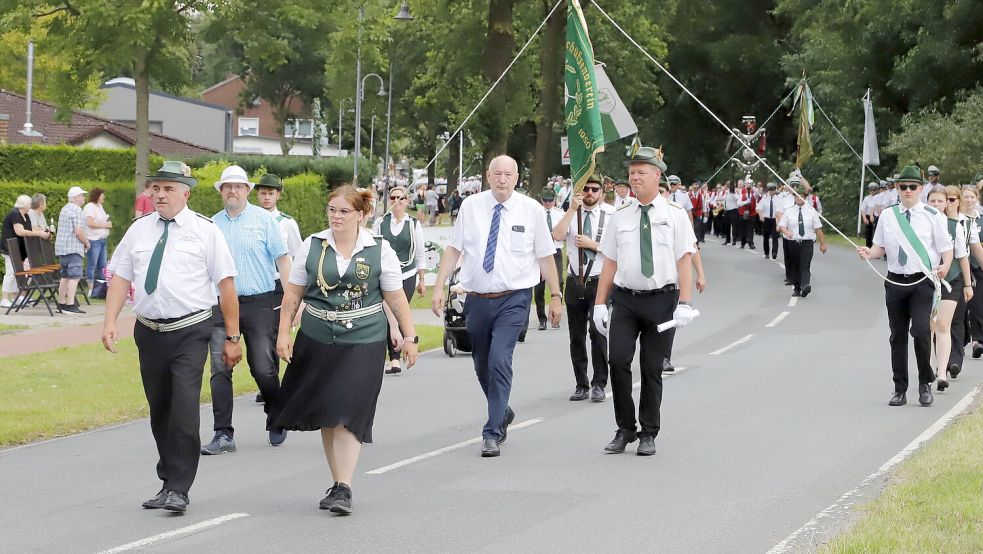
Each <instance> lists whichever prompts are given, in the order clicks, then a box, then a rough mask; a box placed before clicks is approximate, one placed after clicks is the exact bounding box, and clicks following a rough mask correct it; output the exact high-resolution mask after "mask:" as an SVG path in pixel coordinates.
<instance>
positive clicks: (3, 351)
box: [0, 304, 443, 358]
mask: <svg viewBox="0 0 983 554" xmlns="http://www.w3.org/2000/svg"><path fill="white" fill-rule="evenodd" d="M82 309H83V310H85V311H86V314H85V315H84V316H66V315H58V314H55V317H51V316H49V315H48V312H47V310H45V309H44V308H43V307H42V308H40V309H37V308H31V309H27V310H21V312H20V313H19V314H18V315H16V316H15V315H13V314H11V315H9V316H3V315H0V323H4V324H9V325H26V326H28V329H23V330H18V331H9V332H6V333H0V358H2V357H5V356H17V355H20V354H35V353H38V352H47V351H49V350H55V349H56V348H62V347H66V346H79V345H82V344H99V342H100V341H101V340H102V320H103V316H104V315H105V313H106V309H105V305H104V304H93V305H91V306H83V307H82ZM413 321H414V323H417V324H423V325H437V326H443V321H442V320H441V319H440V318H438V317H437V316H435V315H434V314H433V312H431V311H430V310H413ZM135 322H136V317H135V316H134V315H133V312H131V311H130V306H129V305H126V306H124V307H123V312H122V313H121V314H120V316H119V323H118V325H117V329H118V331H119V338H120V339H127V338H130V337H132V336H133V324H134V323H135Z"/></svg>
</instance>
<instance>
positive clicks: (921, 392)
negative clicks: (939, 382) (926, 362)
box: [918, 383, 935, 406]
mask: <svg viewBox="0 0 983 554" xmlns="http://www.w3.org/2000/svg"><path fill="white" fill-rule="evenodd" d="M933 400H935V399H934V398H932V383H926V384H924V385H918V403H919V404H921V405H922V406H931V405H932V401H933Z"/></svg>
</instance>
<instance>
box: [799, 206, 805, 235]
mask: <svg viewBox="0 0 983 554" xmlns="http://www.w3.org/2000/svg"><path fill="white" fill-rule="evenodd" d="M799 238H800V239H804V238H806V224H805V221H803V220H802V208H801V207H800V208H799Z"/></svg>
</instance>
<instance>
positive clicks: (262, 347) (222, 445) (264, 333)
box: [201, 165, 290, 455]
mask: <svg viewBox="0 0 983 554" xmlns="http://www.w3.org/2000/svg"><path fill="white" fill-rule="evenodd" d="M254 186H255V184H254V183H252V182H250V181H249V177H248V176H247V175H246V171H245V170H243V169H242V168H241V167H239V166H237V165H232V166H229V167H227V168H225V171H223V172H222V177H221V179H219V180H218V181H216V183H215V190H217V191H219V192H221V193H222V201H223V203H224V204H225V209H224V210H222V211H220V212H218V213H217V214H215V215H214V216H213V217H212V219H213V220H214V221H215V224H216V225H218V228H219V229H220V230H221V231H222V234H223V235H224V236H225V241H226V242H227V243H228V245H229V250H230V251H231V252H232V259H233V260H234V261H235V265H236V270H237V271H238V275H236V277H235V286H236V294H238V296H239V312H240V314H241V316H240V328H241V332H242V336H243V338H244V339H245V341H246V359H247V361H248V362H249V372H250V373H251V374H252V376H253V379H255V380H256V384H257V385H258V386H259V392H260V394H262V395H263V400H264V401H265V402H266V404H265V405H264V410H266V413H267V414H270V412H271V410H272V409H273V406H274V405H275V404H276V397H277V393H278V392H279V391H280V375H279V372H278V371H277V365H278V364H277V362H276V360H277V356H276V335H274V334H273V296H274V295H273V289H274V279H273V273H274V271H279V273H280V282H281V283H286V282H287V278H288V277H289V274H290V255H289V254H288V252H287V245H286V243H284V241H283V236H282V235H281V234H280V229H279V228H278V227H277V223H276V219H275V218H274V217H273V215H272V214H270V212H268V211H266V210H264V209H263V208H260V207H259V206H254V205H252V204H250V203H249V201H248V197H249V192H250V191H252V189H253V187H254ZM212 323H213V324H214V329H213V330H212V339H211V343H210V345H209V349H210V351H211V354H212V356H211V373H212V375H211V379H210V380H209V384H210V386H211V390H212V413H213V414H214V416H215V425H214V429H215V436H214V438H213V439H212V442H210V443H208V444H206V445H204V446H202V447H201V453H202V454H209V455H211V454H223V453H226V452H235V451H236V444H235V439H234V438H233V433H234V432H235V429H234V428H233V427H232V368H231V367H229V366H227V365H225V364H223V363H222V362H221V352H222V344H223V343H224V341H225V337H226V336H227V335H226V329H225V325H224V324H223V322H222V319H221V318H219V317H215V318H214V319H213V320H212ZM266 429H267V431H268V432H269V442H270V444H272V445H273V446H279V445H281V444H283V441H284V440H285V439H286V436H287V433H286V431H284V430H283V429H280V428H276V427H273V426H271V424H270V421H269V419H268V420H267V424H266Z"/></svg>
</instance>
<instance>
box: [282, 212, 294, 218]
mask: <svg viewBox="0 0 983 554" xmlns="http://www.w3.org/2000/svg"><path fill="white" fill-rule="evenodd" d="M280 219H293V217H292V216H291V215H290V214H285V213H283V212H280Z"/></svg>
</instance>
